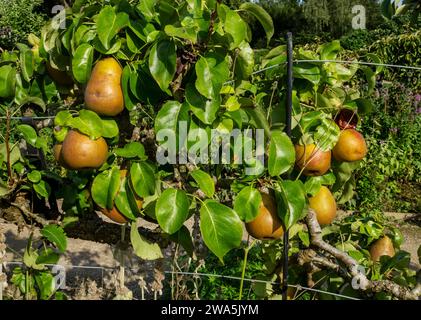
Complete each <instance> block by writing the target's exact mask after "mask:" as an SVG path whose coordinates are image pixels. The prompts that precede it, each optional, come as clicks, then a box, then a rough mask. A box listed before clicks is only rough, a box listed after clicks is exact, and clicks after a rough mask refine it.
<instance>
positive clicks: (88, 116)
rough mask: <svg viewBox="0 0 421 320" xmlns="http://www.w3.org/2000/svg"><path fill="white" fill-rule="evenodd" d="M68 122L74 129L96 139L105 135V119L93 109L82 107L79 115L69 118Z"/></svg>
mask: <svg viewBox="0 0 421 320" xmlns="http://www.w3.org/2000/svg"><path fill="white" fill-rule="evenodd" d="M67 124H68V125H69V126H70V127H72V128H73V129H77V130H78V131H80V132H81V133H84V134H86V135H88V136H89V137H90V138H91V139H93V140H96V139H98V138H100V137H101V136H102V135H103V131H104V130H103V121H102V120H101V118H100V117H99V115H98V114H97V113H95V112H93V111H91V110H86V109H82V110H80V111H79V117H76V118H72V119H69V121H68V122H67Z"/></svg>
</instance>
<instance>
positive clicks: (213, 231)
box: [200, 200, 243, 263]
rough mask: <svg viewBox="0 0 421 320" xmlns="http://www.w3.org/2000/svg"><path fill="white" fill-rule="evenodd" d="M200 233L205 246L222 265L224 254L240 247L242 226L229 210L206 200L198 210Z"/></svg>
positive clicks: (217, 203) (232, 211)
mask: <svg viewBox="0 0 421 320" xmlns="http://www.w3.org/2000/svg"><path fill="white" fill-rule="evenodd" d="M200 231H201V233H202V237H203V241H204V242H205V244H206V246H207V247H208V248H209V249H210V250H211V251H212V252H213V253H214V254H215V255H216V256H217V257H218V258H219V260H220V261H221V262H222V263H223V261H224V260H223V258H224V256H225V254H227V253H228V251H230V250H231V249H234V248H237V247H239V246H240V244H241V239H242V236H243V224H242V222H241V220H240V218H239V216H238V215H237V213H236V212H235V211H234V210H232V209H231V208H228V207H227V206H225V205H223V204H221V203H219V202H217V201H214V200H206V201H205V202H204V203H203V204H202V207H201V208H200Z"/></svg>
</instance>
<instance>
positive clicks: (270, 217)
mask: <svg viewBox="0 0 421 320" xmlns="http://www.w3.org/2000/svg"><path fill="white" fill-rule="evenodd" d="M261 195H262V202H261V203H260V207H259V214H258V215H257V217H256V219H254V220H253V221H251V222H248V223H246V229H247V232H248V233H249V234H250V235H251V236H252V237H254V238H256V239H260V240H265V239H279V238H280V237H282V235H283V234H284V231H283V229H282V222H281V220H280V219H279V217H278V213H277V209H276V202H275V199H274V198H273V197H272V196H271V195H268V194H266V193H261Z"/></svg>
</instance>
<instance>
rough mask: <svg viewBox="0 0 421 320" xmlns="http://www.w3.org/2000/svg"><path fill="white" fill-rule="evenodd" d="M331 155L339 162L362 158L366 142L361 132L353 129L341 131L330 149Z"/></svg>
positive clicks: (365, 152) (364, 154)
mask: <svg viewBox="0 0 421 320" xmlns="http://www.w3.org/2000/svg"><path fill="white" fill-rule="evenodd" d="M332 153H333V157H334V158H335V159H336V160H338V161H341V162H353V161H358V160H361V159H363V158H364V157H365V156H366V154H367V144H366V143H365V139H364V137H363V135H362V134H361V133H359V132H358V131H357V130H355V129H346V130H343V131H341V134H340V136H339V140H338V142H337V143H336V145H335V147H334V148H333V150H332Z"/></svg>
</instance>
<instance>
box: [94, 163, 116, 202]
mask: <svg viewBox="0 0 421 320" xmlns="http://www.w3.org/2000/svg"><path fill="white" fill-rule="evenodd" d="M120 183H121V182H120V170H119V169H118V168H117V167H113V168H112V169H111V170H107V171H103V172H101V173H100V174H99V175H97V176H96V177H95V179H94V181H93V182H92V187H91V194H92V199H93V200H94V201H95V203H96V204H97V205H98V206H99V207H101V208H103V209H105V208H107V209H109V210H111V209H112V208H113V206H114V198H115V196H116V195H117V192H118V190H119V189H120Z"/></svg>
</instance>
